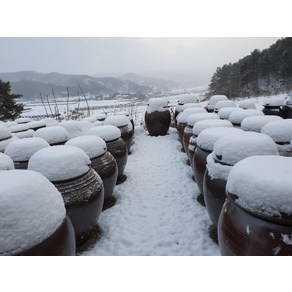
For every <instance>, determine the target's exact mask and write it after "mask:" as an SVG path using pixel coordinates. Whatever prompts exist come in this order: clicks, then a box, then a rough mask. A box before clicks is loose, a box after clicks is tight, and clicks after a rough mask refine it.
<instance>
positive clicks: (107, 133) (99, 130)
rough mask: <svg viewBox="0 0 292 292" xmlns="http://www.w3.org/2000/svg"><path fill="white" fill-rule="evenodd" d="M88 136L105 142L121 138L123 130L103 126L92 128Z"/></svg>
mask: <svg viewBox="0 0 292 292" xmlns="http://www.w3.org/2000/svg"><path fill="white" fill-rule="evenodd" d="M87 135H95V136H99V137H100V138H102V139H103V140H104V141H105V142H109V141H112V140H116V139H118V138H120V137H121V130H120V129H119V128H118V127H116V126H113V125H103V126H98V127H93V128H90V129H89V130H88V131H87Z"/></svg>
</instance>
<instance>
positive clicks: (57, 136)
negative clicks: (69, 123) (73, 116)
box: [33, 126, 71, 146]
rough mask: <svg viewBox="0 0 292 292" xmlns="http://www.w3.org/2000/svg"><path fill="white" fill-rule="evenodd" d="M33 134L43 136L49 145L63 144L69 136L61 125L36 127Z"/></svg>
mask: <svg viewBox="0 0 292 292" xmlns="http://www.w3.org/2000/svg"><path fill="white" fill-rule="evenodd" d="M33 136H34V137H40V138H43V139H44V140H46V141H47V142H48V143H49V144H50V145H51V146H57V145H64V144H65V143H66V142H67V141H68V140H69V139H70V138H71V136H70V134H69V132H68V131H67V130H66V129H65V128H64V127H61V126H52V127H46V128H41V129H38V130H37V131H35V133H34V135H33Z"/></svg>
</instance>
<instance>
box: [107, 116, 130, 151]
mask: <svg viewBox="0 0 292 292" xmlns="http://www.w3.org/2000/svg"><path fill="white" fill-rule="evenodd" d="M104 125H113V126H115V127H117V128H119V129H120V131H121V138H122V139H123V140H124V141H125V143H126V145H127V148H128V154H129V152H130V149H131V145H132V142H133V137H134V131H133V126H132V124H131V122H130V120H129V119H128V118H127V117H126V116H123V115H117V116H109V117H107V118H106V119H105V120H104Z"/></svg>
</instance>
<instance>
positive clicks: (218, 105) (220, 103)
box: [214, 100, 237, 112]
mask: <svg viewBox="0 0 292 292" xmlns="http://www.w3.org/2000/svg"><path fill="white" fill-rule="evenodd" d="M227 107H235V108H236V107H237V106H236V103H235V102H234V101H233V100H219V101H217V102H216V104H215V107H214V111H215V112H218V111H219V110H220V109H221V108H227Z"/></svg>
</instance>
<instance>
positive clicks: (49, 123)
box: [42, 118, 58, 127]
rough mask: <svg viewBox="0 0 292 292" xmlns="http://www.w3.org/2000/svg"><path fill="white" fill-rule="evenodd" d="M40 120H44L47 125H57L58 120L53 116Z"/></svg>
mask: <svg viewBox="0 0 292 292" xmlns="http://www.w3.org/2000/svg"><path fill="white" fill-rule="evenodd" d="M42 121H43V122H45V124H46V126H47V127H49V126H56V125H58V122H57V121H56V120H55V119H54V118H45V119H43V120H42Z"/></svg>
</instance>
